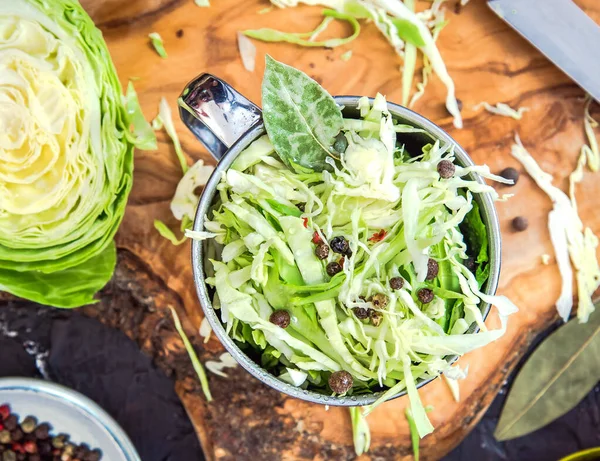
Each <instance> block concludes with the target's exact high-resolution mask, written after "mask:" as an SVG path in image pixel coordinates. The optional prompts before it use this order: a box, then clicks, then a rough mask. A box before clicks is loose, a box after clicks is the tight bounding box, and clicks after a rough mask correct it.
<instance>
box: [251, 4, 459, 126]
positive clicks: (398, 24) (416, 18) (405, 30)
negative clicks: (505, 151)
mask: <svg viewBox="0 0 600 461" xmlns="http://www.w3.org/2000/svg"><path fill="white" fill-rule="evenodd" d="M443 2H444V0H435V1H434V2H432V4H431V7H430V8H428V9H426V10H424V11H421V12H418V13H416V12H415V11H414V8H413V7H414V5H413V1H412V0H405V1H404V3H403V2H402V1H400V0H271V3H272V4H273V5H275V6H277V7H279V8H290V7H296V6H298V5H299V4H300V3H304V4H307V5H320V6H325V7H327V8H331V9H334V10H336V11H338V12H339V13H342V14H344V15H348V16H350V17H355V18H356V19H366V20H368V21H371V22H373V23H374V24H375V26H376V27H377V28H378V29H379V30H380V31H381V33H382V34H383V35H384V37H385V38H386V39H387V40H388V41H389V42H390V44H391V45H392V47H393V48H394V50H395V51H396V53H397V54H398V55H399V56H400V57H401V58H402V59H403V60H404V66H403V77H402V79H403V82H402V87H403V98H402V99H403V104H406V103H408V102H409V101H410V104H409V105H412V104H414V103H415V102H416V101H417V100H418V99H419V98H420V97H421V96H422V95H423V93H424V91H425V86H426V85H427V81H428V79H429V75H430V73H431V72H433V73H435V74H436V75H437V76H438V77H439V78H440V80H441V81H442V83H443V84H444V85H445V86H446V89H447V95H446V108H447V109H448V112H449V113H450V114H451V115H452V117H453V119H454V126H455V127H456V128H462V126H463V122H462V117H461V114H460V110H459V108H458V102H457V99H456V94H455V92H456V89H455V86H454V81H453V80H452V78H451V77H450V75H449V74H448V70H447V69H446V65H445V63H444V60H443V59H442V56H441V54H440V52H439V50H438V48H437V46H436V44H435V42H436V39H437V37H438V36H439V33H440V32H441V30H442V29H443V28H444V26H445V25H446V24H447V22H448V21H447V20H446V19H445V17H444V11H445V10H444V9H443V8H441V5H442V4H443ZM271 32H273V31H272V30H271ZM275 32H278V31H275ZM280 34H283V33H280ZM283 35H285V36H286V37H287V38H288V39H289V38H291V40H287V39H286V41H291V42H292V43H296V44H300V45H303V46H315V44H314V43H312V44H311V43H310V42H309V41H301V40H298V39H297V38H295V37H290V35H292V36H293V35H296V36H298V35H302V34H283ZM283 35H282V36H281V38H282V39H283V38H285V37H283ZM254 38H257V39H261V40H265V39H267V38H268V37H267V35H266V34H255V35H254ZM269 41H273V40H269ZM319 46H328V45H327V44H326V43H324V42H322V43H321V44H320V45H319ZM416 49H418V50H419V51H420V52H421V53H422V54H423V61H424V64H423V65H424V67H423V71H422V73H423V78H422V82H419V83H417V90H418V91H417V92H416V93H415V94H414V95H413V97H412V98H410V99H409V94H410V89H411V87H412V80H413V78H412V75H413V74H414V65H415V60H416Z"/></svg>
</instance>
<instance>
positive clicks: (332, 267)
mask: <svg viewBox="0 0 600 461" xmlns="http://www.w3.org/2000/svg"><path fill="white" fill-rule="evenodd" d="M326 270H327V274H328V275H329V276H330V277H333V276H334V275H335V274H337V273H339V272H342V266H340V263H338V262H335V261H331V262H330V263H329V264H327V268H326Z"/></svg>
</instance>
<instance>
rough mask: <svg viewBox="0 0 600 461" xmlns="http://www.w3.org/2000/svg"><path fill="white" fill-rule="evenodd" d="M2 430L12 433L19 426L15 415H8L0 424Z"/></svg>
mask: <svg viewBox="0 0 600 461" xmlns="http://www.w3.org/2000/svg"><path fill="white" fill-rule="evenodd" d="M2 425H3V426H4V428H5V429H6V430H9V431H14V430H15V429H16V428H17V426H18V425H19V420H18V419H17V416H16V415H9V416H8V418H6V419H5V420H4V422H3V423H2Z"/></svg>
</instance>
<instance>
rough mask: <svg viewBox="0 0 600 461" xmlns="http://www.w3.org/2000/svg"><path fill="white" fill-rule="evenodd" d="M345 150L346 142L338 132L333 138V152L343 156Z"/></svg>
mask: <svg viewBox="0 0 600 461" xmlns="http://www.w3.org/2000/svg"><path fill="white" fill-rule="evenodd" d="M346 149H348V140H347V139H346V136H345V135H344V133H342V132H340V133H339V134H338V135H337V136H336V137H335V141H334V142H333V150H334V151H336V152H339V153H340V154H343V153H344V152H346Z"/></svg>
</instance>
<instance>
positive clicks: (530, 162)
mask: <svg viewBox="0 0 600 461" xmlns="http://www.w3.org/2000/svg"><path fill="white" fill-rule="evenodd" d="M588 107H589V106H586V116H587V115H589V114H588V112H587V110H588ZM588 123H589V122H588ZM588 134H589V133H588ZM592 136H593V133H592ZM594 140H595V138H594ZM590 142H591V141H590ZM512 155H513V156H514V157H515V158H516V159H517V160H519V161H520V162H521V163H522V164H523V166H524V167H525V169H526V170H527V173H529V175H530V176H531V177H532V178H533V179H534V180H535V182H536V183H537V185H538V186H539V187H540V188H541V189H542V190H543V191H544V192H545V193H546V194H547V195H548V196H549V197H550V199H551V200H552V203H553V204H554V207H553V209H552V211H551V212H550V214H549V215H548V228H549V230H550V239H551V241H552V245H553V247H554V253H555V255H556V262H557V264H558V269H559V271H560V275H561V278H562V288H561V293H560V296H559V298H558V300H557V302H556V308H557V310H558V313H559V314H560V316H561V317H562V319H563V320H564V321H565V322H566V321H567V320H568V319H569V315H570V313H571V309H572V308H573V269H575V277H576V284H577V294H578V299H579V306H578V309H577V317H578V319H579V321H580V322H581V323H585V322H587V320H588V318H589V316H590V314H591V313H592V312H593V311H594V303H593V302H592V295H593V293H594V291H596V289H597V288H598V287H599V286H600V267H599V266H598V260H597V258H596V248H597V247H598V239H597V238H596V236H595V235H594V233H593V232H592V230H591V229H590V228H589V227H585V228H584V226H583V223H582V222H581V219H580V218H579V215H578V214H577V203H576V201H575V195H574V182H575V181H578V180H580V179H581V178H580V174H582V172H581V168H582V165H585V161H586V159H587V153H586V152H583V150H582V155H581V158H580V162H579V165H578V168H577V170H576V171H575V172H574V174H572V175H571V178H570V180H571V198H569V196H567V194H565V193H564V192H563V191H561V190H560V189H558V188H557V187H556V186H554V185H553V184H552V181H553V177H552V176H551V175H550V174H548V173H546V172H544V171H543V170H542V169H541V168H540V166H539V165H538V164H537V163H536V161H535V160H534V158H533V157H532V156H531V155H530V154H529V152H527V150H526V149H525V147H523V144H522V143H521V140H520V139H519V137H518V136H516V138H515V144H513V146H512ZM581 159H584V161H583V163H582V162H581ZM578 173H579V174H578ZM569 258H570V261H569Z"/></svg>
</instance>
